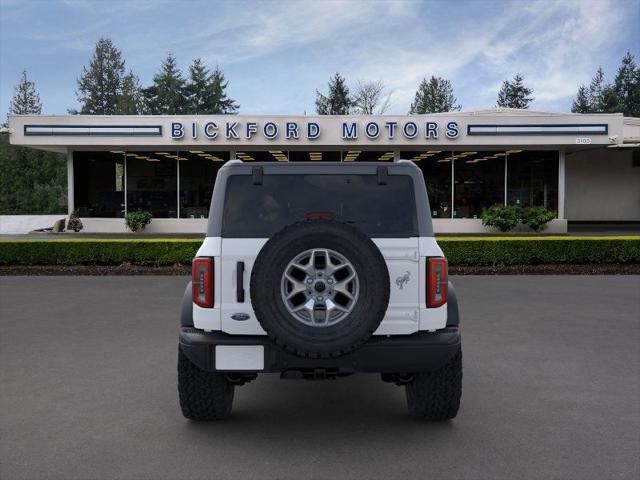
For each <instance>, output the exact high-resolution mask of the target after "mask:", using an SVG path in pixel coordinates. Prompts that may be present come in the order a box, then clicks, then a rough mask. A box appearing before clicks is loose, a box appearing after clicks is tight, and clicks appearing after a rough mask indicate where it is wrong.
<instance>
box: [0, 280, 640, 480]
mask: <svg viewBox="0 0 640 480" xmlns="http://www.w3.org/2000/svg"><path fill="white" fill-rule="evenodd" d="M453 280H454V282H455V284H456V286H457V290H458V296H459V299H460V302H461V314H462V316H463V317H462V321H463V325H464V369H465V370H464V384H463V389H464V390H463V404H462V409H461V412H460V415H459V416H458V417H457V418H456V419H455V420H454V421H452V422H450V423H446V424H429V423H424V422H419V421H416V420H413V419H411V418H410V417H409V416H408V415H407V413H406V406H405V400H404V391H403V390H402V389H401V388H399V387H395V386H393V385H389V384H384V383H382V382H381V381H380V380H379V377H378V376H375V375H360V376H353V377H347V378H343V379H339V380H335V381H324V382H304V381H284V380H279V379H278V378H277V377H276V376H266V375H265V376H263V377H261V378H259V379H258V380H257V381H255V382H253V383H251V384H249V385H247V386H244V387H241V388H240V389H237V390H236V403H235V406H234V412H235V414H234V416H233V417H232V418H231V419H230V420H228V421H225V422H218V423H208V424H198V423H192V422H189V421H187V420H185V419H184V418H183V417H182V416H181V414H180V411H179V408H178V404H177V394H176V387H175V384H176V373H175V361H176V344H177V340H176V334H177V311H178V306H179V301H180V298H181V295H182V291H183V288H184V285H185V283H186V281H187V279H186V278H185V277H153V276H148V277H0V322H1V325H0V478H2V479H3V480H9V479H15V478H25V479H36V478H47V479H65V480H71V479H94V478H95V479H146V478H148V479H164V478H167V479H170V478H171V479H173V478H188V479H200V478H208V479H209V478H216V479H218V478H219V479H227V478H241V479H248V478H279V479H285V478H287V479H288V478H290V479H302V478H305V479H315V478H318V479H337V478H362V479H374V478H385V479H390V478H403V479H409V478H421V479H423V478H464V479H484V478H486V479H500V478H508V479H513V478H518V479H525V478H536V479H538V478H562V479H569V478H575V479H581V480H583V479H603V478H630V479H632V478H633V479H635V478H640V460H639V457H638V452H640V402H639V399H640V358H639V355H640V354H639V352H640V316H639V315H638V312H639V311H640V277H638V276H635V277H633V276H591V277H578V276H555V277H554V276H520V277H518V276H505V277H490V276H483V277H455V278H453Z"/></svg>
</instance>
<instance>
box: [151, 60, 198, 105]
mask: <svg viewBox="0 0 640 480" xmlns="http://www.w3.org/2000/svg"><path fill="white" fill-rule="evenodd" d="M185 87H186V84H185V80H184V78H182V73H181V72H180V70H179V69H178V66H177V63H176V59H175V57H174V56H173V55H172V54H171V53H169V54H168V55H167V58H166V59H165V60H164V62H162V66H161V67H160V72H158V73H157V74H156V75H154V77H153V85H151V87H149V88H147V89H145V90H143V94H144V96H145V100H146V107H147V110H148V111H149V113H151V114H155V115H176V114H180V113H188V111H189V108H188V102H187V98H186V91H185Z"/></svg>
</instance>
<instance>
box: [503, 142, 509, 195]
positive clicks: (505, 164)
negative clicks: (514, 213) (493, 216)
mask: <svg viewBox="0 0 640 480" xmlns="http://www.w3.org/2000/svg"><path fill="white" fill-rule="evenodd" d="M508 159H509V154H508V153H507V154H506V155H505V156H504V206H505V207H506V206H507V170H508V168H509V161H508Z"/></svg>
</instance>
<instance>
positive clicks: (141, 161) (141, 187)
mask: <svg viewBox="0 0 640 480" xmlns="http://www.w3.org/2000/svg"><path fill="white" fill-rule="evenodd" d="M125 155H126V156H127V211H128V212H135V211H147V212H151V215H153V216H154V217H155V218H176V217H177V214H178V200H177V195H178V177H177V161H176V160H177V159H175V158H169V157H168V156H163V155H158V154H156V153H155V152H127V153H126V154H125Z"/></svg>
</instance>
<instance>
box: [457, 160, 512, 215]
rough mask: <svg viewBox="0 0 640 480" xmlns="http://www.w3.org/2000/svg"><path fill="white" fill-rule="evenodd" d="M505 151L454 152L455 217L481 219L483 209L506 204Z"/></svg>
mask: <svg viewBox="0 0 640 480" xmlns="http://www.w3.org/2000/svg"><path fill="white" fill-rule="evenodd" d="M505 156H506V153H505V152H486V151H484V152H477V151H463V152H454V155H453V157H452V159H453V162H454V165H453V178H454V182H453V183H454V186H453V188H454V195H453V197H454V198H453V218H480V216H481V215H482V210H483V209H484V208H488V207H490V206H491V205H495V204H504V172H505V170H504V165H505Z"/></svg>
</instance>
